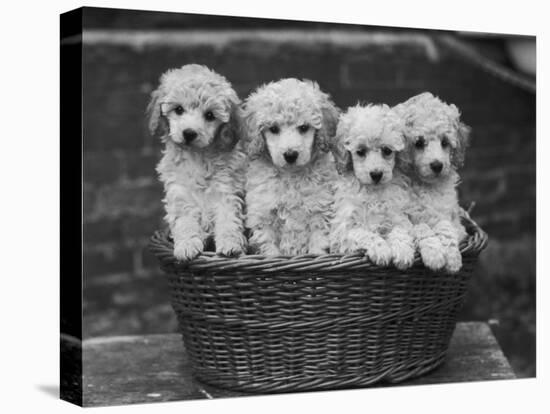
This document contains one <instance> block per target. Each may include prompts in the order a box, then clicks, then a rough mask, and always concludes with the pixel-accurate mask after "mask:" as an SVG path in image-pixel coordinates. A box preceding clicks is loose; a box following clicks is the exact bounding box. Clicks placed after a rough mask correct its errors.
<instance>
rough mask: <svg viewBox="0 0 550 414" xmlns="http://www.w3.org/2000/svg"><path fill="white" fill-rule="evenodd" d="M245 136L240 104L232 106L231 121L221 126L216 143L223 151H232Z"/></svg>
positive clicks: (234, 103)
mask: <svg viewBox="0 0 550 414" xmlns="http://www.w3.org/2000/svg"><path fill="white" fill-rule="evenodd" d="M242 134H243V121H242V112H241V110H240V108H239V105H238V103H236V102H233V103H232V104H231V111H230V114H229V121H227V122H226V123H224V124H222V125H220V127H219V128H218V131H217V133H216V137H215V142H216V144H217V145H218V147H219V148H220V149H221V150H222V151H231V150H232V149H233V148H234V147H235V145H236V144H237V141H239V139H240V138H241V136H242Z"/></svg>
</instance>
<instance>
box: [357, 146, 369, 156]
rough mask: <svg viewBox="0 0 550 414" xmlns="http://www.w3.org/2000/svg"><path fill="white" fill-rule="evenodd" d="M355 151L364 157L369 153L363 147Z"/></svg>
mask: <svg viewBox="0 0 550 414" xmlns="http://www.w3.org/2000/svg"><path fill="white" fill-rule="evenodd" d="M355 153H356V154H357V155H359V156H360V157H364V156H365V155H366V154H367V150H366V149H365V148H361V149H358V150H357V151H355Z"/></svg>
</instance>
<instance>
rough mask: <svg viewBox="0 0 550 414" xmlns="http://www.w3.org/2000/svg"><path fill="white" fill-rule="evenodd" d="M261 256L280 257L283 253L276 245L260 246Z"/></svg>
mask: <svg viewBox="0 0 550 414" xmlns="http://www.w3.org/2000/svg"><path fill="white" fill-rule="evenodd" d="M260 254H263V255H264V256H280V255H281V251H280V250H279V248H278V247H277V246H275V245H274V244H268V245H263V246H260Z"/></svg>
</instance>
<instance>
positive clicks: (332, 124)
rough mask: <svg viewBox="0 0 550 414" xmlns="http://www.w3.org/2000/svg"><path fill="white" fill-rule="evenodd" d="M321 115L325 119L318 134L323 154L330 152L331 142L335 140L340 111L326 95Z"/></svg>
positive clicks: (323, 98) (322, 98)
mask: <svg viewBox="0 0 550 414" xmlns="http://www.w3.org/2000/svg"><path fill="white" fill-rule="evenodd" d="M321 114H322V117H323V119H322V126H321V129H320V130H319V132H318V133H317V147H318V148H319V149H320V150H321V151H323V152H328V151H329V150H330V143H331V141H332V140H334V139H335V135H336V128H337V126H338V116H339V115H340V111H339V110H338V108H337V107H336V105H334V103H332V101H331V100H330V98H329V96H328V95H326V94H323V96H322V97H321Z"/></svg>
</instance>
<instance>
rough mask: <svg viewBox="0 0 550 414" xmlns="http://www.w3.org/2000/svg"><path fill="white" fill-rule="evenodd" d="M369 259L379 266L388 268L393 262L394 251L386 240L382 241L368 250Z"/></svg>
mask: <svg viewBox="0 0 550 414" xmlns="http://www.w3.org/2000/svg"><path fill="white" fill-rule="evenodd" d="M367 254H368V256H369V259H370V260H371V261H372V262H373V263H374V264H376V265H378V266H387V265H389V264H390V263H391V261H392V256H393V254H392V249H391V247H390V246H389V244H388V243H387V242H386V241H385V240H380V241H378V242H376V243H375V244H373V245H372V246H369V247H368V248H367Z"/></svg>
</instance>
